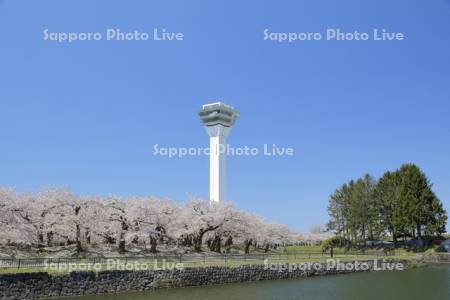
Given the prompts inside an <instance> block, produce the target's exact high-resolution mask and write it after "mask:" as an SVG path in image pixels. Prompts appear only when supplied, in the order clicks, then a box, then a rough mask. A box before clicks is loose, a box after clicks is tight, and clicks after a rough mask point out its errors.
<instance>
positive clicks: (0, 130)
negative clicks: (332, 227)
mask: <svg viewBox="0 0 450 300" xmlns="http://www.w3.org/2000/svg"><path fill="white" fill-rule="evenodd" d="M107 28H120V29H121V30H122V31H133V30H139V31H152V30H153V29H154V28H159V29H162V28H164V29H166V30H169V31H175V32H183V33H184V36H185V38H184V40H183V41H178V42H156V41H128V42H115V41H89V42H74V43H58V42H54V41H53V42H52V41H44V40H43V30H44V29H49V31H51V32H104V30H105V29H107ZM266 28H267V29H269V30H270V31H272V32H323V31H325V30H326V29H327V28H341V29H342V30H345V31H354V30H358V31H360V32H364V31H367V32H371V31H372V30H373V29H374V28H379V29H382V28H385V29H387V30H389V31H394V32H402V33H404V34H405V35H406V37H407V38H406V40H405V41H395V42H375V41H344V42H343V41H340V42H337V41H325V40H323V41H314V42H313V41H304V42H297V43H290V44H289V43H278V42H273V41H264V40H263V37H264V35H263V31H264V29H266ZM449 28H450V1H449V0H432V1H412V0H408V1H406V0H399V1H388V0H376V1H374V0H373V1H354V0H346V1H339V3H338V2H337V1H333V0H314V1H271V2H269V1H265V2H262V1H235V0H232V1H220V2H215V3H212V1H168V0H164V1H133V2H131V3H129V2H125V1H87V0H84V1H80V0H78V1H21V0H14V1H12V0H3V1H0V38H1V40H0V113H1V117H0V136H1V147H0V170H1V172H0V185H2V186H13V187H16V188H17V189H18V190H19V191H37V190H39V189H40V188H41V187H47V186H65V187H70V188H71V189H72V190H74V191H75V192H76V193H79V194H101V195H108V194H118V195H124V196H126V195H155V196H160V197H170V198H172V199H175V200H177V201H183V200H185V199H187V197H188V196H189V195H196V196H200V197H204V198H207V197H208V179H209V177H208V176H209V175H208V171H209V168H208V163H209V160H208V158H207V157H204V156H203V157H185V158H182V159H177V158H171V159H169V158H167V157H160V156H154V155H153V154H152V152H153V150H152V147H153V145H154V144H159V145H162V146H170V147H178V146H180V147H207V146H208V138H207V135H206V132H205V131H204V130H203V128H202V126H201V123H200V121H199V119H198V117H197V115H196V113H197V110H198V109H199V108H200V107H201V105H202V104H204V103H205V102H208V101H210V100H222V101H224V102H227V103H229V104H231V105H233V106H235V107H236V108H237V109H238V110H239V111H240V113H241V117H240V118H239V120H238V121H237V123H236V125H235V128H234V129H233V131H232V133H231V135H230V138H229V143H230V145H232V146H234V147H240V146H245V145H247V146H250V147H258V148H261V147H262V145H263V144H264V143H267V144H277V145H279V146H281V147H293V148H294V149H295V155H294V156H293V157H277V158H274V157H270V158H269V157H264V156H258V157H230V158H229V159H228V182H229V183H228V185H229V189H228V194H229V197H230V199H232V201H233V202H234V203H235V204H236V205H237V206H238V207H240V208H242V209H245V210H248V211H252V212H255V213H258V214H260V215H262V216H264V217H266V218H268V219H272V220H275V221H278V222H282V223H285V224H287V225H289V226H292V227H293V228H296V229H300V230H303V231H307V230H309V228H310V227H311V225H313V224H317V223H319V224H324V223H325V222H326V221H327V219H328V217H327V214H326V206H327V202H328V196H329V195H330V194H331V193H332V192H333V191H334V190H335V189H336V188H337V187H338V186H339V185H341V184H342V183H344V182H346V181H348V180H349V179H352V178H357V177H359V176H361V175H363V174H364V173H366V172H368V173H371V174H373V175H374V176H380V175H381V174H382V173H383V172H384V171H386V170H391V169H395V168H397V167H399V166H400V165H401V164H402V163H407V162H412V163H416V164H418V165H419V166H420V167H421V168H422V169H423V170H424V171H425V172H426V173H427V174H428V176H429V178H430V180H431V181H432V182H433V183H434V188H435V191H436V193H437V195H438V196H439V197H440V198H441V200H442V201H443V202H444V205H445V207H446V209H447V210H450V185H449V182H450V174H449V169H450V158H449V153H450V119H449V115H450V55H449V53H450V34H449V31H448V30H449Z"/></svg>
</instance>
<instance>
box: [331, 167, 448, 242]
mask: <svg viewBox="0 0 450 300" xmlns="http://www.w3.org/2000/svg"><path fill="white" fill-rule="evenodd" d="M328 213H329V215H330V221H329V223H328V225H327V226H328V229H330V230H333V231H335V232H336V234H337V236H339V237H341V238H342V239H341V240H343V241H348V242H349V243H352V244H357V243H361V242H364V241H367V240H377V239H382V238H384V237H386V236H390V237H392V239H393V241H394V244H395V245H397V243H398V239H399V238H415V239H417V240H419V241H421V242H422V241H423V237H424V236H437V235H440V234H442V233H445V227H446V222H447V212H446V211H445V209H444V207H443V205H442V202H441V201H440V200H439V198H438V197H437V196H436V194H435V193H434V192H433V190H432V184H431V183H430V181H429V180H428V178H427V176H426V175H425V173H424V172H422V171H421V170H420V169H419V168H418V167H417V166H416V165H414V164H405V165H402V166H401V167H400V168H399V169H398V170H395V171H392V172H386V173H384V175H383V176H382V177H381V178H379V179H378V180H375V179H374V178H373V177H372V176H371V175H368V174H366V175H365V176H363V177H362V178H359V179H357V180H351V181H349V182H348V183H346V184H344V185H342V186H341V187H340V188H338V189H337V190H336V191H335V192H334V193H333V194H332V195H331V196H330V200H329V205H328Z"/></svg>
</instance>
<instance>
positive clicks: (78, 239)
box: [75, 224, 83, 253]
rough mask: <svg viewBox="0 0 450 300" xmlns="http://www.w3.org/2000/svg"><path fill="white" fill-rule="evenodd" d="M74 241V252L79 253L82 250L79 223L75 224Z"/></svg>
mask: <svg viewBox="0 0 450 300" xmlns="http://www.w3.org/2000/svg"><path fill="white" fill-rule="evenodd" d="M75 235H76V236H75V243H76V245H77V247H76V252H77V253H80V252H81V251H83V248H82V247H81V230H80V225H78V224H77V226H76V234H75Z"/></svg>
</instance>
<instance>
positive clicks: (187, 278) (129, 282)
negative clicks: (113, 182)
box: [0, 261, 407, 299]
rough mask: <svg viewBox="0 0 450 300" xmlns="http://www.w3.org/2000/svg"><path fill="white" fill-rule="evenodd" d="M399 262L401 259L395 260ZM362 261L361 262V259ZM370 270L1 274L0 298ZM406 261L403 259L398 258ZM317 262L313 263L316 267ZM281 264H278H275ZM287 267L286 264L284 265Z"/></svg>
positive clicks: (250, 267)
mask: <svg viewBox="0 0 450 300" xmlns="http://www.w3.org/2000/svg"><path fill="white" fill-rule="evenodd" d="M397 262H400V261H397ZM360 263H361V262H360ZM365 263H367V264H368V265H369V266H370V268H369V270H356V271H355V270H344V269H342V267H341V268H329V266H328V267H327V266H326V264H325V263H323V264H317V265H320V266H322V267H321V268H320V269H319V270H317V269H318V268H311V269H309V270H301V269H299V268H297V269H294V270H292V269H291V270H289V269H287V268H286V267H284V268H282V269H280V268H274V266H276V265H272V266H271V267H268V265H266V266H264V265H245V266H240V267H205V268H188V269H184V270H154V271H125V270H122V271H102V272H98V273H95V272H72V273H70V274H66V275H49V274H48V273H26V274H25V273H22V274H20V273H19V274H3V275H0V299H39V298H49V297H60V296H74V295H86V294H103V293H117V292H125V291H145V290H151V289H155V288H171V287H187V286H202V285H212V284H225V283H234V282H249V281H257V280H275V279H284V278H300V277H309V276H322V275H332V274H343V273H351V272H366V271H370V270H373V265H374V261H366V262H365ZM401 263H403V264H407V262H406V261H401ZM317 265H316V266H317ZM278 266H280V265H278ZM284 266H286V265H284Z"/></svg>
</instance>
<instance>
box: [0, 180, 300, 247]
mask: <svg viewBox="0 0 450 300" xmlns="http://www.w3.org/2000/svg"><path fill="white" fill-rule="evenodd" d="M300 240H302V237H301V236H300V235H299V234H297V233H295V232H293V231H291V230H290V229H288V228H287V227H285V226H283V225H279V224H275V223H270V222H266V221H264V220H262V219H261V218H260V217H258V216H256V215H253V214H249V213H246V212H243V211H240V210H238V209H236V208H235V207H234V206H233V205H232V204H230V203H217V204H216V203H214V204H210V203H209V202H206V201H202V200H199V199H191V200H189V201H187V202H186V203H183V204H180V203H176V202H173V201H170V200H165V199H157V198H153V197H130V198H120V197H112V196H111V197H97V196H89V197H81V196H77V195H75V194H73V193H72V192H70V191H68V190H66V189H48V190H43V191H41V192H39V193H36V194H18V193H16V192H15V191H14V190H11V189H7V188H0V243H1V244H26V245H32V246H55V245H67V244H73V245H76V250H77V251H78V252H81V251H83V248H84V247H86V246H88V245H90V244H91V245H93V244H96V245H99V244H108V245H116V246H117V248H118V250H119V252H121V253H124V252H126V251H127V248H130V247H144V248H145V249H149V250H150V251H151V252H157V248H161V247H166V248H171V247H172V248H184V249H192V250H195V251H201V250H202V249H205V247H208V248H209V250H211V251H215V252H223V251H229V249H230V247H231V246H232V245H236V244H239V245H244V249H245V252H246V253H248V252H249V249H250V246H251V245H253V246H257V247H260V248H263V249H265V250H266V251H268V250H269V248H271V247H274V246H276V245H280V244H286V243H295V242H298V241H300Z"/></svg>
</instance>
